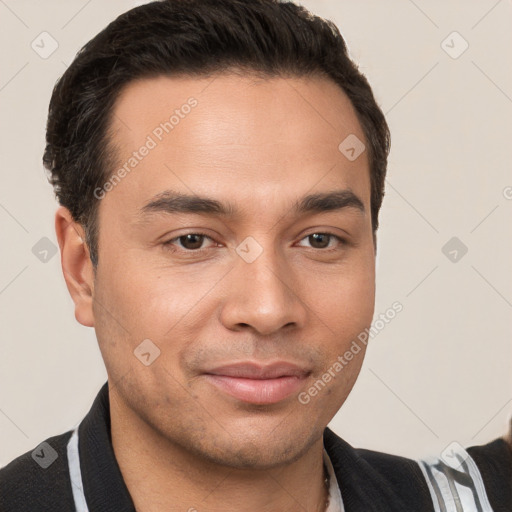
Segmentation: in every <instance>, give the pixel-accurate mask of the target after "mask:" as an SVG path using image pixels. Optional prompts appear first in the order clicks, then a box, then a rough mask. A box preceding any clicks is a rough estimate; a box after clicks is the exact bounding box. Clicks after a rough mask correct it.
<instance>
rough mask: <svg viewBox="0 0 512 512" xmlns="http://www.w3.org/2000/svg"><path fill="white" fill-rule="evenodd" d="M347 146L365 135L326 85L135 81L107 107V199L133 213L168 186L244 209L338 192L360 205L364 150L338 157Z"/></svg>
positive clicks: (318, 81) (347, 105)
mask: <svg viewBox="0 0 512 512" xmlns="http://www.w3.org/2000/svg"><path fill="white" fill-rule="evenodd" d="M346 140H348V141H349V142H351V143H352V145H353V141H354V140H355V141H356V143H357V141H359V143H360V144H361V145H362V144H363V141H364V134H363V131H362V129H361V126H360V123H359V121H358V119H357V115H356V113H355V111H354V108H353V106H352V104H351V102H350V100H349V99H348V97H347V96H346V95H345V93H344V92H343V91H342V90H341V88H340V87H338V86H337V85H336V84H335V83H334V82H332V81H330V80H328V79H324V78H319V77H314V78H291V77H288V78H284V77H279V78H277V77H276V78H268V79H261V78H256V77H252V76H246V77H242V76H239V75H235V74H223V75H215V76H210V77H205V78H202V77H201V78H198V77H157V78H150V79H142V80H137V81H134V82H131V83H129V84H128V85H127V86H126V87H125V88H124V89H123V90H122V91H121V93H120V95H119V97H118V99H117V101H116V103H115V105H114V109H113V116H112V124H111V141H112V142H113V147H115V152H116V158H117V167H116V169H115V170H114V172H118V171H119V170H120V169H121V168H124V169H125V172H122V173H121V174H122V175H123V176H122V179H121V180H117V182H116V183H115V187H111V191H109V193H108V194H109V196H111V198H112V200H114V199H117V200H118V201H123V204H124V205H130V204H133V205H134V206H135V205H138V206H140V205H142V204H143V203H145V202H146V201H147V199H148V198H149V197H151V196H154V195H156V194H158V193H161V192H163V191H164V190H167V189H173V190H181V191H182V192H186V193H188V194H198V195H208V196H210V197H212V196H217V197H224V198H225V199H230V201H231V202H232V203H233V202H236V200H237V199H238V200H239V202H241V203H242V206H244V207H245V208H246V209H250V208H251V207H255V206H256V205H258V206H259V207H260V208H261V207H262V206H263V205H265V204H267V203H268V202H269V201H273V202H276V201H279V200H281V199H282V200H284V198H286V197H287V196H288V195H289V197H290V198H293V200H295V199H296V198H297V195H298V194H299V192H300V191H302V192H304V193H306V192H311V191H325V190H328V189H329V188H336V189H340V188H347V189H350V190H352V191H354V192H355V193H357V195H358V196H359V197H361V199H362V200H363V202H365V203H366V202H369V194H370V182H369V165H368V157H367V152H366V151H363V153H362V154H361V155H360V156H359V157H358V158H357V159H355V160H353V159H349V158H347V155H346V154H344V153H343V151H342V150H343V149H344V141H346ZM340 144H341V150H340ZM345 145H346V144H345ZM361 147H362V146H361ZM356 150H357V151H359V150H360V147H357V148H356ZM368 210H369V208H368Z"/></svg>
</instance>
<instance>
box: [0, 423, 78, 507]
mask: <svg viewBox="0 0 512 512" xmlns="http://www.w3.org/2000/svg"><path fill="white" fill-rule="evenodd" d="M71 434H72V431H69V432H66V433H64V434H60V435H57V436H53V437H50V438H48V439H46V440H45V441H43V442H42V443H40V444H39V445H37V446H36V447H34V448H33V449H32V450H30V451H28V452H26V453H24V454H23V455H20V456H19V457H17V458H16V459H14V460H13V461H12V462H10V463H9V464H8V465H7V466H5V467H3V468H0V510H2V511H3V510H5V511H16V512H23V511H25V510H27V511H29V510H30V511H31V512H37V511H43V510H44V511H46V510H48V511H50V510H73V509H74V501H73V494H72V490H71V483H70V477H69V470H68V461H67V443H68V441H69V438H70V437H71Z"/></svg>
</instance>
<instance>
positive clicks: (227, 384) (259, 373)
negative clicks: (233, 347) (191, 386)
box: [205, 361, 310, 404]
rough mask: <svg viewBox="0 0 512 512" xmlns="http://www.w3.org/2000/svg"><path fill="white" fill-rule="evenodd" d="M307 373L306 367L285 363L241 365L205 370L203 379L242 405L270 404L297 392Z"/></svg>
mask: <svg viewBox="0 0 512 512" xmlns="http://www.w3.org/2000/svg"><path fill="white" fill-rule="evenodd" d="M309 374H310V372H309V371H308V370H307V369H306V368H303V367H301V366H299V365H296V364H293V363H288V362H284V361H278V362H274V363H272V364H267V365H261V364H258V363H255V362H240V363H235V364H229V365H224V366H220V367H217V368H214V369H212V370H208V371H207V372H205V378H206V379H207V380H208V381H209V382H210V383H211V384H212V385H213V386H215V387H216V388H217V389H219V390H220V391H222V392H224V393H227V394H228V395H230V396H232V397H233V398H236V399H237V400H240V401H242V402H247V403H253V404H273V403H277V402H280V401H282V400H285V399H286V398H288V397H289V396H290V395H292V394H294V393H296V392H298V391H299V389H300V388H301V387H302V385H303V384H304V381H305V380H306V378H307V376H308V375H309Z"/></svg>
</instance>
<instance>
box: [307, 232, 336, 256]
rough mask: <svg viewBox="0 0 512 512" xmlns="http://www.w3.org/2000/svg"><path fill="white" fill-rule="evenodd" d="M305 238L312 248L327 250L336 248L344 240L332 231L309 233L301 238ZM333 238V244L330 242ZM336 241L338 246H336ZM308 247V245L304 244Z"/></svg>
mask: <svg viewBox="0 0 512 512" xmlns="http://www.w3.org/2000/svg"><path fill="white" fill-rule="evenodd" d="M304 240H307V241H308V243H309V247H310V248H312V249H324V250H326V252H327V251H332V250H337V249H339V248H340V247H339V246H343V245H344V244H345V240H343V239H342V238H340V237H339V236H337V235H334V234H333V233H311V234H310V235H307V236H305V237H304V238H303V239H302V240H301V242H302V241H304ZM332 240H334V241H335V244H331V241H332ZM336 242H337V245H338V247H336ZM305 247H308V246H305Z"/></svg>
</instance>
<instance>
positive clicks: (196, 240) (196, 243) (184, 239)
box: [178, 233, 205, 251]
mask: <svg viewBox="0 0 512 512" xmlns="http://www.w3.org/2000/svg"><path fill="white" fill-rule="evenodd" d="M204 238H205V235H200V234H198V233H190V234H188V235H183V236H180V237H178V240H179V242H180V244H181V246H182V247H184V248H185V249H189V250H191V251H192V250H194V249H200V248H201V246H202V245H203V241H204Z"/></svg>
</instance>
